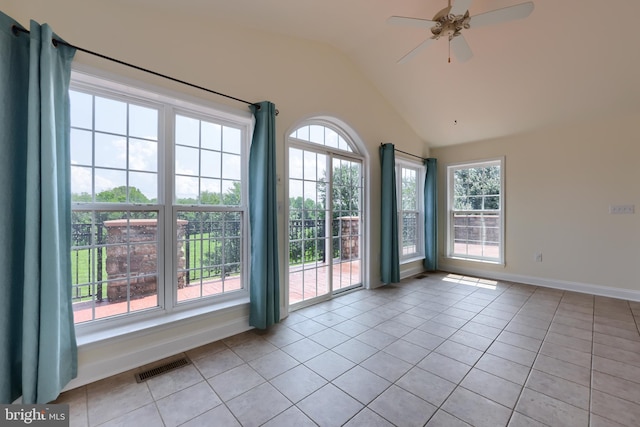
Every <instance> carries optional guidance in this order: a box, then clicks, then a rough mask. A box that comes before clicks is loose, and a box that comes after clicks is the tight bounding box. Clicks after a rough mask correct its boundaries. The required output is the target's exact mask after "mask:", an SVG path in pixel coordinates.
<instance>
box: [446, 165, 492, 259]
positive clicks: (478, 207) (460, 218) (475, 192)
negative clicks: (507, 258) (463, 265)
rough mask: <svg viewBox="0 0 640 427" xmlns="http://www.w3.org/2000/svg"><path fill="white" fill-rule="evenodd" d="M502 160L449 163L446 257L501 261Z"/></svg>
mask: <svg viewBox="0 0 640 427" xmlns="http://www.w3.org/2000/svg"><path fill="white" fill-rule="evenodd" d="M503 169H504V167H503V160H502V159H497V160H490V161H483V162H476V163H466V164H458V165H451V166H449V167H448V168H447V172H448V174H447V182H448V211H449V217H448V228H449V232H448V256H450V257H455V258H466V259H475V260H480V261H489V262H497V263H503V262H504V250H503V246H504V244H503V236H504V231H503V230H504V226H503V224H504V208H503V207H504V196H503V190H502V189H503Z"/></svg>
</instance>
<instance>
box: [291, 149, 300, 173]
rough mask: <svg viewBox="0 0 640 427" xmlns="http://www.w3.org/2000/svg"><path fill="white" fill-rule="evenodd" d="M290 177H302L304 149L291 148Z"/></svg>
mask: <svg viewBox="0 0 640 427" xmlns="http://www.w3.org/2000/svg"><path fill="white" fill-rule="evenodd" d="M289 177H290V178H294V179H302V150H298V149H295V148H290V149H289Z"/></svg>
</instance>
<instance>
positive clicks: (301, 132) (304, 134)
mask: <svg viewBox="0 0 640 427" xmlns="http://www.w3.org/2000/svg"><path fill="white" fill-rule="evenodd" d="M297 138H298V139H302V140H303V141H309V126H303V127H301V128H300V129H298V131H297Z"/></svg>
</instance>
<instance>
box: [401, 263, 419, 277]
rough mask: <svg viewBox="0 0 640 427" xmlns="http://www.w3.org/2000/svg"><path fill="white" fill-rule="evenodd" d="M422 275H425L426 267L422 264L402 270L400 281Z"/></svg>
mask: <svg viewBox="0 0 640 427" xmlns="http://www.w3.org/2000/svg"><path fill="white" fill-rule="evenodd" d="M420 273H424V267H423V266H422V264H420V265H416V266H415V267H411V268H408V269H406V270H402V271H401V272H400V280H403V279H406V278H407V277H411V276H415V275H417V274H420Z"/></svg>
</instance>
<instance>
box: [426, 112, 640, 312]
mask: <svg viewBox="0 0 640 427" xmlns="http://www.w3.org/2000/svg"><path fill="white" fill-rule="evenodd" d="M639 122H640V111H638V112H636V113H630V114H628V115H622V116H620V115H618V116H615V117H613V116H612V117H608V118H603V117H598V118H592V119H591V120H589V121H584V122H580V123H572V124H568V125H565V126H563V127H556V128H550V129H544V130H539V131H536V132H533V133H529V134H526V135H519V136H513V137H508V138H502V139H496V140H490V141H483V142H476V143H471V144H465V145H460V146H454V147H446V148H434V149H432V155H433V156H434V157H437V158H438V162H439V176H438V179H439V203H440V204H439V206H440V212H439V215H440V221H439V231H440V233H443V234H441V235H442V236H444V235H445V234H444V233H446V215H447V212H446V200H445V199H446V184H445V181H446V165H447V164H451V163H457V162H462V161H469V160H476V159H486V158H492V157H497V156H505V157H506V160H505V172H506V179H505V185H506V188H505V192H506V194H505V197H506V199H505V201H506V208H505V211H506V212H505V214H506V230H505V238H506V241H505V249H506V251H505V252H506V265H505V266H504V267H502V266H496V265H491V264H484V263H478V262H468V261H466V262H465V261H458V260H451V259H444V258H441V260H440V267H441V268H443V269H448V270H453V271H459V272H468V273H476V274H481V275H484V276H487V277H493V278H505V279H511V280H517V281H522V282H525V283H532V284H541V285H547V286H558V287H562V288H566V289H575V290H581V291H586V292H593V293H597V294H603V295H612V296H620V297H625V298H631V299H638V300H640V274H638V273H639V265H640V263H639V261H640V143H638V123H639ZM616 204H632V205H635V209H636V213H635V214H634V215H611V214H609V205H616ZM439 250H440V254H441V256H442V255H443V254H445V253H446V250H445V239H444V238H442V239H440V248H439ZM538 251H540V252H542V254H543V257H542V259H543V261H542V262H541V263H539V262H535V259H534V254H535V253H536V252H538Z"/></svg>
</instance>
